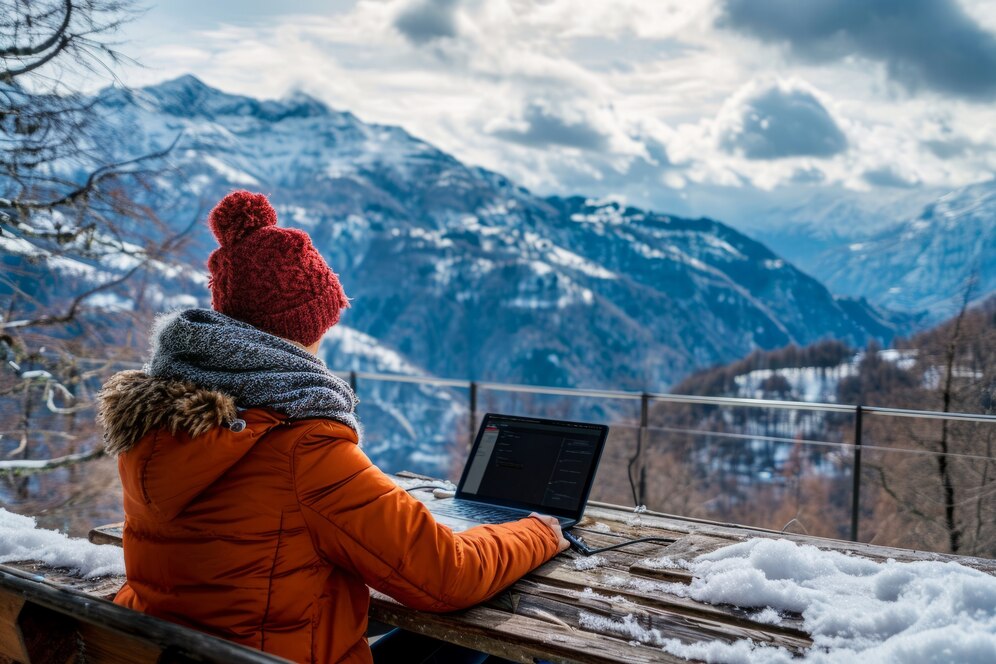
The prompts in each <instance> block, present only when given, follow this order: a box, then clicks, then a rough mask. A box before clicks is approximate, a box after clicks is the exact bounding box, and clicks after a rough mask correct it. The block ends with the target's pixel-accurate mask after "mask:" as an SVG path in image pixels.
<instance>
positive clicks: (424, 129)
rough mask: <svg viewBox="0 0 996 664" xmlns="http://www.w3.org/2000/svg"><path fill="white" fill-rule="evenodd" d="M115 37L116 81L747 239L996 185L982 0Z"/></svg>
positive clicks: (531, 4)
mask: <svg viewBox="0 0 996 664" xmlns="http://www.w3.org/2000/svg"><path fill="white" fill-rule="evenodd" d="M125 36H126V37H127V38H128V39H130V43H128V44H127V45H126V47H125V50H126V51H127V52H129V54H133V55H135V56H136V57H137V58H138V59H139V60H140V61H141V62H142V63H143V65H144V68H142V69H139V68H130V69H129V70H128V71H127V72H126V73H125V75H124V79H125V81H126V82H128V83H130V84H134V85H140V84H145V83H152V82H156V81H159V80H163V79H165V78H172V77H174V76H177V75H179V74H182V73H194V74H196V75H197V76H199V77H200V78H202V79H203V80H204V81H205V82H207V83H208V84H211V85H213V86H216V87H219V88H221V89H223V90H226V91H230V92H236V93H245V94H251V95H254V96H259V97H280V96H282V95H284V94H286V93H288V92H289V91H290V90H292V89H302V90H304V91H305V92H308V93H310V94H312V95H314V96H316V97H318V98H320V99H322V100H324V101H326V102H328V103H329V104H330V105H332V106H333V107H335V108H338V109H343V110H349V111H352V112H354V113H355V114H357V115H358V116H359V117H360V118H362V119H363V120H366V121H370V122H380V123H390V124H398V125H402V126H403V127H405V128H406V129H408V130H409V131H410V132H412V133H413V134H415V135H417V136H419V137H421V138H424V139H426V140H428V141H430V142H432V143H434V144H436V145H438V146H439V147H441V148H443V149H445V150H447V151H449V152H451V153H453V154H454V155H455V156H457V157H458V158H459V159H461V160H463V161H465V162H468V163H472V164H477V165H482V166H485V167H488V168H491V169H494V170H498V171H500V172H503V173H505V174H507V175H509V176H511V177H513V178H514V179H516V180H518V181H519V182H520V183H522V184H524V185H525V186H527V187H529V188H531V189H533V190H535V191H537V192H538V193H582V194H586V195H592V196H617V197H620V198H622V199H624V200H626V201H628V202H630V203H633V204H638V205H644V206H650V207H654V208H657V209H660V210H663V211H669V212H675V213H682V214H709V215H713V216H717V217H720V218H723V219H726V220H729V221H732V222H734V223H739V224H740V225H744V226H748V227H749V226H752V225H761V224H763V223H768V221H769V220H774V219H776V218H779V219H782V220H783V221H784V220H790V219H794V218H796V217H799V216H800V215H803V216H805V217H806V218H817V219H818V218H819V217H820V216H821V215H823V216H825V217H826V218H827V219H832V223H841V224H844V223H846V222H845V221H841V220H842V219H859V218H860V214H857V213H855V214H850V212H851V211H853V210H858V209H860V210H864V211H866V212H867V211H869V210H871V211H872V213H874V212H875V210H876V209H877V208H879V207H889V206H893V207H895V206H900V207H901V206H903V205H905V206H907V207H912V206H916V205H919V204H921V203H922V202H923V201H925V200H927V199H928V198H930V197H932V196H935V195H936V194H937V193H940V192H943V191H944V190H947V189H950V188H954V187H958V186H961V185H965V184H969V183H973V182H977V181H981V180H985V179H989V178H991V177H992V176H993V175H992V174H993V173H994V170H996V111H994V108H996V106H994V104H996V0H809V1H808V2H799V1H798V0H593V1H590V2H589V1H587V0H358V1H357V0H298V1H295V0H284V1H283V2H279V3H278V2H270V1H267V0H241V1H238V2H236V1H234V0H233V1H220V0H213V1H210V2H205V1H204V0H169V1H168V2H167V1H165V0H164V1H162V2H160V3H159V4H158V5H157V6H154V7H153V8H152V9H151V10H150V11H149V12H148V13H147V14H146V15H145V16H144V17H143V18H142V19H140V20H139V21H138V22H137V23H136V24H134V25H132V26H129V28H128V29H127V32H126V35H125ZM849 206H854V207H853V208H852V207H849ZM772 209H777V210H779V211H780V212H779V213H777V214H775V213H772V212H771V210H772ZM890 209H891V208H890ZM779 215H781V216H780V217H779ZM793 215H794V216H793ZM772 223H773V222H772ZM851 223H852V225H853V224H854V223H856V222H853V221H852V222H851Z"/></svg>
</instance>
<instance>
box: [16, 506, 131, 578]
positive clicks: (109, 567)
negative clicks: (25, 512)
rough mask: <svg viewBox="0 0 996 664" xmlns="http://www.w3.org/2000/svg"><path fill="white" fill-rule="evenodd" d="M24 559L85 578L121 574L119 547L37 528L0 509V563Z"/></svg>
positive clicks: (31, 521) (31, 519) (28, 518)
mask: <svg viewBox="0 0 996 664" xmlns="http://www.w3.org/2000/svg"><path fill="white" fill-rule="evenodd" d="M27 560H33V561H39V562H42V563H44V564H45V565H47V566H48V567H54V568H63V569H69V570H72V571H73V572H74V573H75V574H78V575H79V576H82V577H83V578H86V579H93V578H97V577H101V576H122V575H124V573H125V569H124V553H123V551H122V550H121V548H120V547H117V546H106V545H105V546H100V545H97V544H91V543H90V542H88V541H86V540H85V539H78V538H72V537H67V536H66V535H64V534H62V533H60V532H58V531H56V530H45V529H43V528H38V527H37V523H36V522H35V520H34V519H33V518H32V517H30V516H21V515H20V514H14V513H13V512H8V511H7V510H5V509H3V508H0V563H9V562H14V561H27Z"/></svg>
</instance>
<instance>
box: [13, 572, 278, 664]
mask: <svg viewBox="0 0 996 664" xmlns="http://www.w3.org/2000/svg"><path fill="white" fill-rule="evenodd" d="M20 567H22V569H18V566H11V565H0V663H2V664H10V663H11V662H18V663H21V664H52V663H54V662H58V663H59V664H69V663H77V664H84V663H85V664H101V663H104V662H106V663H107V664H131V663H135V664H152V663H156V664H185V663H187V662H209V663H217V664H273V663H274V662H286V661H287V660H284V659H281V658H279V657H273V656H271V655H267V654H265V653H262V652H260V651H258V650H253V649H252V648H246V647H243V646H240V645H237V644H234V643H231V642H229V641H225V640H223V639H218V638H215V637H213V636H208V635H206V634H202V633H201V632H197V631H194V630H192V629H187V628H185V627H181V626H179V625H175V624H173V623H169V622H166V621H164V620H159V619H157V618H153V617H151V616H146V615H143V614H141V613H136V612H135V611H130V610H128V609H125V608H123V607H120V606H117V605H116V604H113V603H112V602H110V601H108V600H107V599H103V598H101V597H97V596H94V595H93V594H88V593H86V592H83V591H81V590H77V589H74V588H72V587H69V586H67V585H62V584H56V583H53V582H51V581H50V580H45V578H43V577H41V576H38V575H36V574H32V573H31V572H30V571H25V569H23V568H25V567H27V568H30V564H28V563H24V564H21V565H20ZM53 575H55V576H57V574H53V573H52V572H48V573H46V577H47V578H49V579H51V577H52V576H53ZM116 583H117V585H119V583H118V582H116ZM91 585H95V587H100V584H91Z"/></svg>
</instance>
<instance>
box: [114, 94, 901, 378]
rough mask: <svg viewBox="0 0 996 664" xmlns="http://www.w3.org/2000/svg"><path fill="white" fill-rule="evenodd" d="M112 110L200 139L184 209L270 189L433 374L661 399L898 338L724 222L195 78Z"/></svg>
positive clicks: (138, 125) (136, 148) (129, 126)
mask: <svg viewBox="0 0 996 664" xmlns="http://www.w3.org/2000/svg"><path fill="white" fill-rule="evenodd" d="M101 103H102V104H104V105H106V106H108V107H113V111H114V113H113V117H114V118H115V120H114V121H115V122H118V123H119V131H118V132H117V136H118V140H121V138H124V139H127V140H126V142H125V143H124V144H122V146H121V147H122V150H123V151H126V152H128V153H135V152H141V151H142V150H148V149H151V148H154V147H156V146H160V145H163V144H165V143H167V142H169V141H171V140H172V139H173V138H174V137H175V136H176V135H177V134H178V133H181V132H182V133H183V135H184V139H183V141H184V143H183V148H181V149H180V150H179V151H178V153H177V155H176V162H177V166H178V170H177V171H176V172H175V173H172V174H166V175H164V176H163V180H164V182H163V184H164V185H166V186H165V187H164V189H166V190H168V191H169V192H171V193H173V194H174V196H173V197H172V200H171V201H170V204H171V206H172V207H173V208H177V207H179V208H183V207H184V205H185V204H184V199H186V201H187V203H186V207H187V208H189V209H190V213H195V209H194V204H195V203H198V202H199V203H200V204H201V205H202V206H203V205H209V204H210V203H211V202H213V200H215V199H216V198H217V197H218V196H220V195H221V194H223V193H224V192H225V191H227V190H229V189H231V188H232V187H243V186H244V187H251V188H255V189H259V190H262V191H265V192H267V193H269V194H270V195H271V196H272V199H273V201H274V203H275V205H276V206H277V208H278V210H279V211H280V213H281V217H282V219H283V222H284V223H286V224H289V225H294V226H299V227H302V228H305V229H306V230H308V232H309V233H311V234H312V237H313V238H314V240H315V243H316V245H317V246H318V247H319V249H320V250H321V251H322V252H323V253H324V254H325V255H326V257H327V258H328V259H329V260H330V262H331V264H332V265H333V267H334V268H335V269H336V270H337V271H338V272H340V274H341V275H342V278H343V282H344V284H345V287H346V290H347V292H348V293H349V294H350V296H351V297H352V298H353V299H354V307H353V309H352V310H351V311H350V312H349V313H348V314H347V317H348V321H347V322H348V324H349V325H351V326H353V327H354V328H356V329H357V330H359V331H361V332H363V333H365V334H368V335H370V336H371V337H373V338H375V339H377V340H378V341H379V342H380V343H382V344H384V345H385V346H386V347H388V348H392V349H394V350H396V351H397V352H400V353H401V355H402V356H404V357H408V358H413V357H417V358H419V361H418V364H419V365H420V366H421V367H423V369H424V370H425V371H427V372H429V373H432V374H436V375H444V376H451V377H473V378H480V379H492V380H507V381H521V382H538V383H552V384H560V385H577V384H584V385H592V386H596V385H597V386H613V387H632V388H654V389H656V388H660V387H662V386H664V385H667V384H669V383H672V382H673V381H674V380H675V379H677V378H679V377H680V376H681V375H683V374H685V373H686V372H688V371H689V370H691V369H693V368H696V367H700V366H702V365H704V364H710V363H715V362H721V361H727V360H729V359H733V358H735V357H739V356H741V355H743V354H744V353H746V352H748V351H750V350H751V349H753V348H756V347H761V348H772V347H776V346H781V345H784V344H786V343H789V342H791V341H796V342H798V343H807V342H809V341H812V340H815V339H818V338H821V337H824V336H834V337H838V338H842V339H846V340H849V341H851V342H853V343H859V344H860V343H863V342H864V341H865V339H866V338H867V337H869V336H877V337H880V338H881V337H888V336H890V335H891V330H889V329H887V328H885V329H883V328H882V326H869V325H868V324H867V321H864V322H861V321H858V320H856V318H857V317H856V316H854V315H853V314H852V313H850V312H849V311H848V310H847V307H845V306H842V305H841V304H840V303H838V302H837V301H835V300H834V299H833V298H832V297H831V296H830V294H829V293H828V292H827V291H826V289H825V288H823V287H822V286H821V285H820V284H819V283H818V282H816V281H815V280H813V279H811V278H809V277H807V276H806V275H804V274H802V273H801V272H799V271H798V270H796V269H795V268H794V267H793V266H792V265H790V264H788V263H786V262H785V261H782V260H781V259H779V258H778V257H777V256H776V255H774V254H773V253H771V252H770V251H768V250H767V249H766V248H765V247H764V246H763V245H760V244H758V243H756V242H753V241H751V240H749V239H748V238H746V237H745V236H743V235H741V234H739V233H737V232H736V231H734V230H732V229H731V228H729V227H727V226H725V225H723V224H721V223H719V222H715V221H711V220H707V219H698V220H691V219H680V218H675V217H670V216H667V215H658V214H653V213H649V212H646V211H643V210H638V209H635V208H624V207H621V206H619V205H618V204H616V203H610V202H598V201H590V200H585V199H582V198H567V199H562V198H549V199H541V198H537V197H535V196H533V195H531V194H530V193H529V192H527V191H526V190H524V189H522V188H521V187H517V186H515V185H514V184H513V183H511V182H509V181H508V180H507V179H505V178H503V177H502V176H500V175H498V174H495V173H491V172H488V171H485V170H483V169H478V168H470V167H467V166H465V165H463V164H461V163H460V162H459V161H457V160H455V159H454V158H453V157H451V156H449V155H447V154H445V153H442V152H440V151H439V150H437V149H435V148H433V147H432V146H430V145H428V144H426V143H424V142H423V141H420V140H418V139H416V138H414V137H412V136H410V135H409V134H407V133H406V132H405V131H404V130H402V129H400V128H397V127H384V126H379V125H370V124H366V123H363V122H361V121H359V120H358V119H356V118H355V117H354V116H353V115H351V114H349V113H343V112H338V111H334V110H331V109H329V108H327V107H326V106H324V105H323V104H321V103H319V102H318V101H316V100H314V99H312V98H310V97H307V96H306V95H301V94H297V95H294V96H291V97H289V98H287V99H284V100H282V101H257V100H254V99H249V98H246V97H240V96H236V95H229V94H225V93H222V92H219V91H217V90H214V89H211V88H209V87H207V86H205V85H204V84H203V83H201V82H200V81H198V80H197V79H195V78H193V77H190V76H186V77H182V78H180V79H177V80H175V81H169V82H167V83H164V84H161V85H159V86H153V87H150V88H146V89H144V90H140V91H136V92H126V91H121V90H116V89H111V90H107V91H105V92H103V93H102V96H101ZM109 115H110V114H109ZM177 214H179V213H178V212H177ZM178 218H180V219H187V218H189V217H188V216H186V215H182V214H180V215H179V216H178ZM201 237H202V239H203V240H204V242H203V243H202V245H201V247H200V249H199V251H200V252H201V253H202V255H203V253H204V252H206V251H207V250H208V249H209V248H210V245H211V242H210V238H209V237H208V236H207V234H206V232H205V231H203V229H202V230H201ZM867 318H868V319H869V320H870V319H871V317H870V316H869V317H867ZM872 327H874V329H872Z"/></svg>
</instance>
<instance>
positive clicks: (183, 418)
mask: <svg viewBox="0 0 996 664" xmlns="http://www.w3.org/2000/svg"><path fill="white" fill-rule="evenodd" d="M97 402H98V404H97V422H98V423H99V424H100V425H101V426H102V427H103V428H104V449H105V450H106V452H107V453H108V454H109V455H111V456H117V455H118V454H120V453H121V452H126V451H128V450H129V449H131V448H132V447H133V446H134V445H135V444H136V443H137V442H138V441H140V440H141V439H142V438H143V437H144V436H145V434H147V433H149V432H150V431H154V430H156V429H165V430H168V431H169V432H170V433H171V434H173V435H174V436H175V435H177V434H178V433H180V432H186V433H187V434H189V435H190V437H191V438H196V437H197V436H200V435H202V434H204V433H207V432H208V431H210V430H211V429H214V428H215V427H219V426H229V425H230V424H231V423H232V422H234V421H235V420H236V419H237V418H238V411H237V410H236V407H235V400H234V399H232V397H230V396H228V395H227V394H223V393H221V392H216V391H214V390H209V389H205V388H203V387H200V386H198V385H195V384H194V383H191V382H189V381H182V380H166V379H162V378H154V377H152V376H149V375H148V374H146V373H145V372H144V371H122V372H120V373H117V374H115V375H114V376H112V377H111V379H110V380H108V381H107V383H105V384H104V387H103V389H102V390H101V391H100V393H99V394H98V395H97Z"/></svg>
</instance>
